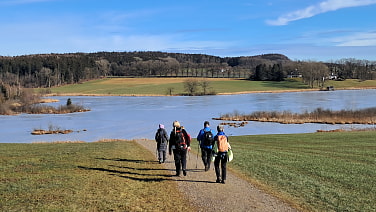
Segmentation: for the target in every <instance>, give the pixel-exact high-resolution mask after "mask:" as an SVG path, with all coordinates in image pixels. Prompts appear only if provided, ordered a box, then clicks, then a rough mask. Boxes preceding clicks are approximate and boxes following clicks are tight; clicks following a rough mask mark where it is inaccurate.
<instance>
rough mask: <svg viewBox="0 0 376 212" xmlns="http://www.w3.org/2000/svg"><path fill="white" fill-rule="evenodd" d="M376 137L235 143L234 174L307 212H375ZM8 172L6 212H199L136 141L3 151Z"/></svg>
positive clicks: (1, 191)
mask: <svg viewBox="0 0 376 212" xmlns="http://www.w3.org/2000/svg"><path fill="white" fill-rule="evenodd" d="M375 137H376V132H375V131H369V132H342V133H313V134H291V135H254V136H237V137H230V143H231V146H232V148H233V151H234V160H233V161H232V162H231V163H229V167H230V168H231V169H232V170H234V171H235V172H236V173H238V174H239V175H241V176H243V177H244V178H246V179H248V180H249V181H250V182H252V183H255V184H256V185H258V186H259V187H260V188H262V189H264V190H266V191H267V192H270V193H273V194H274V195H276V196H279V197H280V198H282V199H285V200H287V201H289V202H291V203H293V204H295V205H297V206H299V207H301V208H304V209H306V210H307V211H375V210H376V205H375V204H374V203H375V202H376V167H375V164H376V143H375V140H374V138H375ZM130 153H132V154H130ZM0 172H1V174H0V182H1V183H0V210H1V211H111V210H113V211H181V210H183V208H184V209H185V210H187V211H195V209H194V208H191V206H189V205H187V204H186V203H184V201H183V198H181V197H179V193H178V192H177V187H176V184H175V183H174V182H172V181H171V180H170V179H171V177H170V175H169V173H167V171H166V170H164V169H163V167H162V166H161V165H160V164H158V163H157V162H156V160H155V156H154V155H153V154H150V153H149V152H147V151H145V150H143V149H142V148H141V147H140V146H138V145H136V143H135V142H133V141H117V142H109V143H62V144H1V145H0ZM229 183H230V182H229ZM166 194H168V197H169V198H165V197H166V196H165V195H166ZM179 200H181V202H179Z"/></svg>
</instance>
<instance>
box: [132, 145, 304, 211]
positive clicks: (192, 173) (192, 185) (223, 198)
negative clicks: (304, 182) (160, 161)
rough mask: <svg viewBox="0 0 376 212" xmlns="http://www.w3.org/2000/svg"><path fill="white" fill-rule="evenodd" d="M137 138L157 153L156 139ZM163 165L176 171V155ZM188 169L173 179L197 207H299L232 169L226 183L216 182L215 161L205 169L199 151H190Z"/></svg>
mask: <svg viewBox="0 0 376 212" xmlns="http://www.w3.org/2000/svg"><path fill="white" fill-rule="evenodd" d="M137 142H138V143H139V144H141V145H142V146H144V147H145V148H146V149H148V150H149V151H150V152H152V153H153V154H155V148H156V144H155V142H154V141H150V140H139V141H137ZM193 147H194V146H193ZM196 148H197V146H196ZM234 160H236V155H235V159H234ZM196 164H197V165H196ZM164 165H165V167H166V169H167V170H170V171H171V175H175V165H174V161H173V156H168V159H167V162H166V163H165V164H164ZM196 166H197V168H196ZM187 170H188V171H187V176H181V177H173V179H175V180H176V182H177V184H178V187H179V189H180V190H181V192H182V193H183V194H184V195H186V196H187V198H188V199H189V200H190V201H191V203H192V204H193V205H194V206H196V207H197V208H198V209H199V210H198V211H263V212H264V211H265V212H271V211H278V212H279V211H297V210H296V209H294V208H292V207H290V206H289V205H287V204H286V203H283V202H282V201H280V200H278V199H277V198H275V197H273V196H271V195H269V194H266V193H264V192H262V191H261V190H259V189H257V188H256V187H255V186H253V185H251V184H250V183H249V182H247V181H245V180H243V179H240V178H238V177H236V176H235V175H233V174H232V173H231V172H230V171H227V180H226V184H220V183H215V180H216V176H215V172H214V164H213V163H212V165H211V168H210V170H209V171H207V172H205V171H204V165H203V163H202V161H201V160H200V156H198V160H197V154H194V153H190V154H189V155H187Z"/></svg>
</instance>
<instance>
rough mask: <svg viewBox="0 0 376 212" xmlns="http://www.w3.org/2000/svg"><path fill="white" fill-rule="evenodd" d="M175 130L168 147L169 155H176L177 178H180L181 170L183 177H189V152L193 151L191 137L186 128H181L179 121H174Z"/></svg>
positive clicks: (172, 132)
mask: <svg viewBox="0 0 376 212" xmlns="http://www.w3.org/2000/svg"><path fill="white" fill-rule="evenodd" d="M172 126H173V129H172V131H171V134H170V142H169V145H168V153H169V154H170V155H171V154H172V152H173V153H174V161H175V168H176V176H180V170H183V175H184V176H186V175H187V151H190V150H191V147H190V145H191V136H190V135H189V134H188V133H187V131H186V130H185V129H184V127H182V126H180V123H179V122H178V121H174V122H173V124H172Z"/></svg>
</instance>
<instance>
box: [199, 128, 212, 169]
mask: <svg viewBox="0 0 376 212" xmlns="http://www.w3.org/2000/svg"><path fill="white" fill-rule="evenodd" d="M208 132H210V134H211V136H212V137H211V140H210V141H208V142H206V140H207V139H208V138H207V137H206V133H208ZM214 135H215V132H214V131H213V130H211V129H210V123H209V122H208V121H205V122H204V128H203V129H201V130H200V132H199V133H198V135H197V141H198V142H199V145H200V148H201V158H202V162H203V163H204V166H205V171H208V170H209V169H210V163H211V157H212V150H213V145H214Z"/></svg>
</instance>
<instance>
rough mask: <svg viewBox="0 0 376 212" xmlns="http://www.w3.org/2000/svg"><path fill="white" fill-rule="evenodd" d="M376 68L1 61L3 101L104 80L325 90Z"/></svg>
mask: <svg viewBox="0 0 376 212" xmlns="http://www.w3.org/2000/svg"><path fill="white" fill-rule="evenodd" d="M375 64H376V62H375V61H367V60H356V59H342V60H338V61H334V62H330V63H323V62H315V61H292V60H290V59H289V58H288V57H286V56H284V55H281V54H265V55H257V56H247V57H246V56H244V57H217V56H211V55H204V54H182V53H165V52H97V53H70V54H38V55H24V56H15V57H0V84H1V88H2V93H3V95H5V96H6V91H5V90H7V89H8V88H9V87H12V88H14V90H17V89H15V88H17V87H25V88H49V87H53V86H61V85H65V84H72V83H80V82H82V81H86V80H91V79H99V78H102V77H203V78H208V77H224V78H248V79H251V80H263V81H264V80H270V81H281V80H284V79H285V78H286V77H288V76H301V77H302V78H303V80H304V82H306V83H307V84H309V85H310V86H312V87H313V86H316V85H317V86H322V85H323V83H324V80H325V79H327V78H328V77H330V76H336V78H337V79H342V80H345V79H353V78H356V79H360V80H369V79H375V71H376V70H375ZM4 92H5V93H4ZM15 92H17V91H15ZM8 93H9V92H8ZM8 96H9V94H8Z"/></svg>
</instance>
